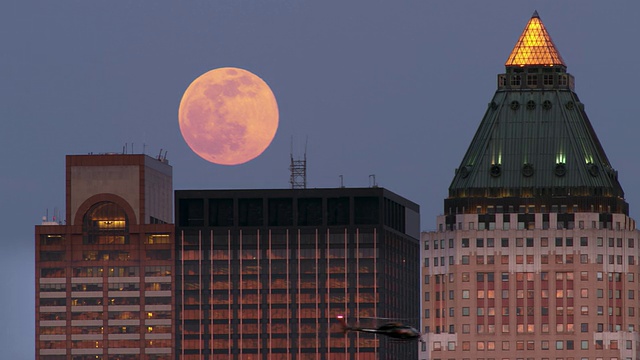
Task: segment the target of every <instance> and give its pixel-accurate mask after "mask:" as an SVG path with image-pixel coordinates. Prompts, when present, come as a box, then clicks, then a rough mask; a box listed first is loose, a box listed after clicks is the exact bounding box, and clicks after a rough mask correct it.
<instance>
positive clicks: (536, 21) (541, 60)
mask: <svg viewBox="0 0 640 360" xmlns="http://www.w3.org/2000/svg"><path fill="white" fill-rule="evenodd" d="M532 65H533V66H556V65H562V66H566V65H565V63H564V61H563V60H562V57H561V56H560V53H559V52H558V50H557V49H556V46H555V45H554V44H553V40H551V36H549V33H548V32H547V29H545V27H544V24H543V23H542V21H541V20H540V16H539V15H538V12H537V11H534V13H533V16H532V17H531V20H529V22H528V23H527V26H526V27H525V28H524V31H523V32H522V35H520V39H518V42H517V43H516V46H515V47H514V48H513V50H512V51H511V55H509V59H508V60H507V62H506V63H505V66H532Z"/></svg>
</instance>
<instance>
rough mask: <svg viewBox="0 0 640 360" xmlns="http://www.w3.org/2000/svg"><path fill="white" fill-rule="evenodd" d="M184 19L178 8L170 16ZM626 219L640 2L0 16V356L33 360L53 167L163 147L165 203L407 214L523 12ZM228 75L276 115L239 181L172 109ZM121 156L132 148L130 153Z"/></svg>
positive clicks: (444, 174)
mask: <svg viewBox="0 0 640 360" xmlns="http://www.w3.org/2000/svg"><path fill="white" fill-rule="evenodd" d="M184 4H188V5H184ZM536 9H537V10H538V12H539V13H540V17H541V19H542V21H543V22H544V24H545V26H546V28H547V30H548V31H549V33H550V35H551V37H552V38H553V40H554V42H555V44H556V46H557V47H558V49H559V51H560V54H561V55H562V57H563V59H564V60H565V62H566V63H567V67H568V72H570V73H571V74H573V75H574V76H575V78H576V92H577V94H578V95H579V96H580V99H581V100H582V101H583V102H584V104H585V109H586V112H587V114H588V115H589V117H590V119H591V122H592V124H593V126H594V128H595V130H596V132H597V133H598V135H599V138H600V141H601V142H602V145H603V146H604V149H605V151H606V153H607V155H608V157H609V159H610V161H611V162H612V164H613V166H614V168H615V169H616V170H618V171H619V178H620V181H621V183H622V185H623V187H624V189H625V190H626V198H627V201H628V202H629V203H630V206H631V215H632V216H633V217H634V218H637V217H638V210H637V209H638V206H640V188H638V187H636V188H634V187H633V185H634V184H635V183H636V179H637V178H639V177H640V167H639V166H638V161H637V154H638V153H640V142H638V130H639V128H640V124H638V123H639V117H638V112H637V103H638V84H640V72H639V71H638V70H637V63H638V61H639V59H640V46H639V45H638V35H640V25H639V23H638V21H637V16H638V14H639V13H640V2H638V1H625V2H610V1H609V2H608V1H601V0H581V1H577V0H575V1H557V0H552V1H513V0H508V1H507V0H504V1H491V2H488V1H477V0H469V1H425V0H410V1H400V2H398V1H381V0H362V1H328V0H323V1H304V0H290V1H284V0H282V1H277V0H274V1H249V0H246V1H245V0H229V1H213V0H210V1H189V2H177V1H164V0H155V1H137V2H131V1H67V0H57V1H50V0H47V1H41V2H35V1H5V2H3V3H2V5H0V44H2V51H1V52H0V120H1V124H2V125H1V129H0V143H2V144H3V146H4V149H5V150H4V151H5V154H7V156H5V157H4V158H3V164H4V165H3V170H2V171H0V204H2V210H0V213H1V214H0V219H1V223H0V224H2V229H4V230H3V231H4V233H3V235H2V236H1V237H0V288H1V289H2V292H3V296H2V297H0V321H1V323H2V325H3V326H2V327H0V349H2V351H3V356H2V357H3V358H5V357H6V358H7V359H9V358H10V359H18V360H21V359H33V358H34V352H33V349H34V328H33V327H34V311H33V309H34V304H33V303H34V290H33V289H34V286H35V285H34V274H33V268H34V263H33V261H34V260H33V259H34V254H33V251H34V250H33V249H34V245H33V244H34V239H33V234H34V225H36V224H38V223H39V222H40V219H41V218H42V216H44V215H45V214H46V213H47V209H48V212H49V215H50V216H51V215H53V213H54V209H55V208H57V209H59V212H60V213H61V214H62V216H64V214H63V211H64V207H65V204H64V190H65V189H64V182H65V179H64V175H65V173H64V157H65V155H67V154H86V153H89V152H93V153H101V152H122V150H123V147H124V146H125V144H128V145H127V148H128V149H129V150H131V148H132V147H133V149H134V152H136V153H140V152H142V151H143V144H144V149H145V152H146V153H147V154H149V155H152V156H155V155H157V154H158V153H159V152H160V149H163V151H165V150H166V151H167V152H168V153H167V158H168V159H169V161H170V163H171V164H172V165H173V169H174V187H175V189H226V188H287V187H288V186H289V183H288V180H289V172H288V166H289V153H290V147H291V138H292V137H294V141H295V144H294V152H295V153H296V154H297V155H302V152H303V147H304V146H303V144H304V141H305V138H306V137H308V147H307V160H308V168H307V173H308V175H307V177H308V186H309V187H337V186H339V185H340V175H342V176H343V178H344V185H345V186H348V187H366V186H368V185H369V175H370V174H375V176H376V180H377V183H378V185H379V186H383V187H386V188H388V189H390V190H392V191H394V192H396V193H398V194H400V195H403V196H405V197H407V198H409V199H411V200H413V201H415V202H417V203H418V204H419V205H420V206H421V214H422V216H421V220H422V229H424V230H430V229H433V228H434V226H435V225H434V224H435V216H436V215H438V214H439V213H441V211H442V210H441V209H442V205H443V198H444V197H445V196H446V194H447V188H448V186H449V183H450V181H451V179H452V177H453V173H454V170H455V168H456V167H457V166H458V165H459V163H460V161H461V160H462V156H463V155H464V153H465V151H466V149H467V146H468V145H469V143H470V141H471V138H472V136H473V134H474V133H475V130H476V128H477V126H478V125H479V122H480V120H481V119H482V116H483V114H484V112H485V109H486V106H487V103H488V102H489V101H490V100H491V98H492V96H493V94H494V92H495V90H496V83H497V82H496V75H497V74H498V73H502V72H503V71H504V63H505V61H506V59H507V57H508V56H509V53H510V51H511V49H512V48H513V46H514V45H515V43H516V41H517V40H518V36H519V35H520V33H521V32H522V30H523V28H524V26H525V25H526V23H527V21H528V20H529V18H530V17H531V14H532V13H533V11H534V10H536ZM225 66H234V67H240V68H244V69H247V70H249V71H251V72H253V73H255V74H256V75H258V76H260V77H261V78H262V79H264V80H265V81H266V82H267V83H268V84H269V85H270V86H271V88H272V90H273V92H274V94H275V96H276V99H277V100H278V104H279V111H280V126H279V129H278V132H277V134H276V136H275V138H274V141H273V143H272V145H271V146H270V147H269V148H268V149H267V150H266V151H265V153H264V154H262V155H261V156H259V157H258V158H256V159H255V160H253V161H250V162H248V163H246V164H244V165H240V166H236V167H228V166H221V165H213V164H210V163H208V162H206V161H204V160H202V159H201V158H199V157H198V156H197V155H196V154H194V153H193V152H192V151H191V150H190V149H189V148H188V146H187V145H186V143H185V142H184V141H183V140H182V137H181V135H180V130H179V127H178V120H177V111H178V105H179V102H180V99H181V96H182V93H183V92H184V90H185V89H186V87H187V86H188V85H189V84H190V83H191V81H193V80H194V79H195V78H196V77H198V76H199V75H201V74H202V73H204V72H206V71H208V70H211V69H214V68H218V67H225ZM132 144H133V145H132Z"/></svg>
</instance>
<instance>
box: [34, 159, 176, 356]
mask: <svg viewBox="0 0 640 360" xmlns="http://www.w3.org/2000/svg"><path fill="white" fill-rule="evenodd" d="M171 173H172V169H171V166H169V164H168V163H167V161H166V160H164V159H160V160H158V159H154V158H151V157H148V156H145V155H82V156H67V159H66V178H67V179H66V221H65V222H62V221H60V222H55V221H53V222H51V221H48V220H49V219H45V220H46V221H44V222H43V224H42V225H39V226H36V231H35V232H36V235H35V241H36V358H37V359H41V360H63V359H64V360H89V359H91V360H133V359H142V360H169V359H173V357H174V352H173V341H174V325H175V323H174V320H173V319H174V316H173V314H174V312H173V310H172V309H173V304H174V301H173V299H174V297H173V293H174V292H173V290H174V287H173V278H174V277H173V265H174V263H175V261H174V257H173V249H174V230H175V227H174V225H173V224H171V220H172V209H173V206H172V191H173V189H172V180H171V179H172V175H171ZM56 220H58V219H56ZM58 221H59V220H58Z"/></svg>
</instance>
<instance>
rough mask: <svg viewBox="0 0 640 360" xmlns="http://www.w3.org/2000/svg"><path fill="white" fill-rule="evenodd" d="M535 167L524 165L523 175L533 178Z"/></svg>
mask: <svg viewBox="0 0 640 360" xmlns="http://www.w3.org/2000/svg"><path fill="white" fill-rule="evenodd" d="M533 172H534V171H533V165H531V164H524V165H522V175H523V176H524V177H531V176H533Z"/></svg>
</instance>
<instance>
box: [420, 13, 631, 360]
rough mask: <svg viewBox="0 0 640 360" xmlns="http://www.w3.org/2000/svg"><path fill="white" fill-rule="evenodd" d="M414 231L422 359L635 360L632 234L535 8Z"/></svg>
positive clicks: (612, 174)
mask: <svg viewBox="0 0 640 360" xmlns="http://www.w3.org/2000/svg"><path fill="white" fill-rule="evenodd" d="M505 66H506V72H505V73H504V74H500V75H498V89H497V91H496V93H495V95H494V96H493V99H492V100H491V102H490V103H489V105H488V108H487V110H486V113H485V115H484V118H483V119H482V122H481V123H480V126H479V128H478V130H477V132H476V135H475V136H474V138H473V140H472V142H471V144H470V146H469V148H468V150H467V152H466V154H465V155H464V158H463V159H462V162H461V164H460V167H459V168H458V169H457V170H456V173H455V176H454V178H453V181H452V183H451V185H450V187H449V196H448V197H447V198H446V199H445V200H444V214H445V215H442V216H438V218H437V230H436V231H432V232H425V233H422V236H421V240H422V253H423V263H422V265H423V267H422V274H423V278H422V282H423V285H422V288H423V294H422V308H423V314H422V319H423V330H424V331H426V332H427V335H425V340H426V342H425V343H424V344H423V345H422V349H421V352H420V358H421V359H469V360H471V359H473V360H479V359H498V360H505V359H513V360H520V359H522V360H533V359H535V360H560V359H563V360H569V359H571V360H578V359H581V360H613V359H615V360H631V359H639V358H640V352H639V344H640V343H639V341H640V337H639V336H638V330H639V328H640V314H639V312H640V307H639V306H638V304H639V302H638V298H639V297H640V267H639V266H638V265H639V262H640V257H639V255H640V252H639V249H640V242H639V236H638V231H637V229H636V222H635V221H634V220H633V219H631V218H630V217H629V207H628V204H627V203H626V202H625V200H624V192H623V190H622V187H621V186H620V184H619V182H618V173H617V172H616V171H615V170H614V169H613V167H612V166H611V163H610V162H609V160H608V159H607V156H606V154H605V152H604V150H603V148H602V146H601V144H600V142H599V141H598V138H597V136H596V134H595V132H594V129H593V127H592V126H591V123H590V122H589V119H588V118H587V115H586V113H585V110H584V105H583V104H582V103H581V102H580V100H579V98H578V96H577V95H576V93H575V92H574V79H573V77H572V76H571V75H570V74H569V73H567V72H566V70H567V67H566V65H565V63H564V60H563V59H562V57H561V56H560V53H559V52H558V50H557V49H556V47H555V45H554V43H553V41H552V40H551V37H550V36H549V34H548V32H547V30H546V28H545V26H544V25H543V23H542V22H541V20H540V17H539V16H538V14H537V13H534V15H533V16H532V18H531V19H530V20H529V22H528V24H527V25H526V27H525V29H524V31H523V33H522V35H521V36H520V38H519V40H518V42H517V43H516V46H515V47H514V49H513V51H512V53H511V54H510V56H509V58H508V60H507V62H506V64H505Z"/></svg>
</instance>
